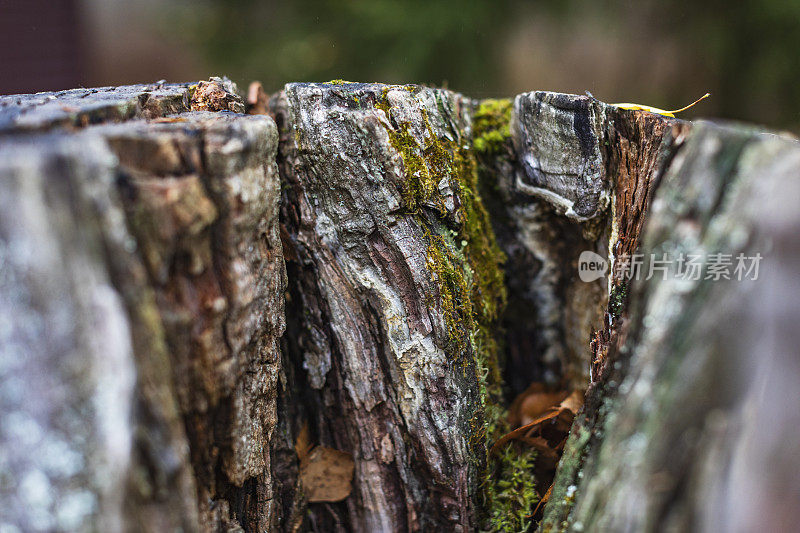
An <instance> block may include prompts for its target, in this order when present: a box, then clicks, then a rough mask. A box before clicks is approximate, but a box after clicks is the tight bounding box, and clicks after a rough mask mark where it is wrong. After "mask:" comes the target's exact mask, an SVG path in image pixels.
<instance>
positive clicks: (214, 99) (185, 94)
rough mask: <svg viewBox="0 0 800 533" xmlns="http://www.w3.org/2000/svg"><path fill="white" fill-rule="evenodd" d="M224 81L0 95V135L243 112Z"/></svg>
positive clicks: (229, 84) (230, 88)
mask: <svg viewBox="0 0 800 533" xmlns="http://www.w3.org/2000/svg"><path fill="white" fill-rule="evenodd" d="M236 92H237V90H236V87H235V85H233V84H232V83H231V81H230V80H228V79H227V78H212V79H211V80H209V81H201V82H197V83H180V84H177V83H164V82H157V83H152V84H148V85H124V86H121V87H99V88H94V89H70V90H67V91H58V92H47V93H36V94H14V95H5V96H4V95H0V135H3V134H19V133H20V132H22V131H43V130H49V129H52V128H79V127H85V126H88V125H91V124H100V123H105V122H122V121H125V120H129V119H132V118H158V117H163V116H166V115H169V114H171V113H181V112H184V111H189V110H197V111H222V110H228V111H235V112H239V113H243V112H244V102H242V101H241V98H240V97H238V95H236V96H235V93H236Z"/></svg>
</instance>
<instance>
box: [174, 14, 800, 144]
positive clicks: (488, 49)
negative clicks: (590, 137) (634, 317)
mask: <svg viewBox="0 0 800 533" xmlns="http://www.w3.org/2000/svg"><path fill="white" fill-rule="evenodd" d="M173 5H174V4H173ZM166 18H167V20H165V22H164V25H165V27H168V28H169V30H168V31H170V32H171V33H172V34H174V33H175V32H176V28H177V31H178V32H179V33H180V37H182V38H183V39H185V40H187V41H188V42H189V43H190V45H191V47H192V48H193V49H194V50H195V51H196V52H197V53H198V54H199V55H200V56H201V57H202V58H203V59H204V60H205V61H206V62H207V64H208V66H209V69H210V70H211V71H212V72H224V73H227V74H228V75H229V76H230V77H232V78H233V79H235V80H236V81H238V82H239V83H246V82H249V81H250V80H254V79H258V80H260V81H262V82H263V84H264V86H265V88H266V89H267V90H268V91H271V90H275V89H278V88H280V87H281V86H282V85H283V84H284V83H285V82H287V81H326V80H330V79H334V78H336V79H348V80H354V81H385V82H394V83H411V82H415V83H425V84H429V85H437V86H447V87H450V88H453V89H455V90H458V91H461V92H464V93H466V94H470V95H472V96H477V97H485V96H509V95H511V94H513V92H516V91H519V90H524V89H522V88H521V87H520V86H519V81H517V82H516V83H517V85H513V86H512V84H510V82H509V79H512V78H513V79H516V80H520V79H522V80H523V82H524V84H525V89H531V90H533V89H553V90H572V91H576V92H580V91H582V90H583V89H592V88H593V87H594V86H595V84H594V83H593V81H594V80H593V79H591V78H592V77H594V78H596V77H597V76H598V74H597V69H596V68H595V70H594V71H593V72H594V74H593V75H589V74H587V75H586V78H585V79H584V78H580V77H578V79H579V80H580V83H582V84H585V87H582V88H581V89H579V88H578V87H575V86H570V87H559V86H552V85H558V82H557V81H556V82H552V81H551V80H550V78H548V76H547V69H548V68H554V67H553V65H555V66H556V67H558V68H560V69H562V70H563V69H567V70H569V69H574V70H576V71H578V72H577V75H578V76H580V74H581V72H579V70H580V69H581V68H582V67H583V68H587V67H586V64H584V65H583V66H581V65H579V64H576V65H572V64H564V63H563V62H559V60H560V58H559V57H558V55H559V52H560V50H559V49H558V48H557V47H556V48H555V49H553V50H548V52H547V53H548V54H551V55H552V56H555V60H553V61H551V62H550V63H548V64H543V65H541V66H540V68H541V69H542V70H540V71H536V72H532V73H530V74H526V76H527V77H525V76H522V77H520V76H519V73H518V72H516V73H514V72H512V73H511V74H513V75H510V74H509V69H512V70H513V69H514V68H519V67H514V66H513V65H515V64H519V62H517V63H514V62H509V61H507V60H506V59H507V58H508V57H511V56H514V55H515V57H520V56H523V57H524V56H525V54H528V57H531V54H533V52H535V50H531V51H529V50H523V49H519V47H520V46H523V47H524V46H525V44H524V41H523V44H520V42H521V41H519V40H514V38H513V37H514V36H515V35H517V36H518V35H520V31H521V30H520V28H522V33H523V34H524V31H525V28H526V25H527V28H528V30H527V31H528V32H529V34H530V33H536V32H537V31H539V32H540V30H541V24H542V21H543V20H546V24H548V27H554V28H555V31H556V35H558V36H559V39H560V41H559V43H561V44H559V45H558V46H562V45H563V42H565V41H566V42H567V43H572V42H574V43H579V46H583V47H584V48H585V50H586V58H587V59H586V63H587V64H593V63H597V61H598V60H596V59H595V57H597V54H595V55H592V51H593V50H592V49H594V50H595V51H596V50H606V49H607V48H608V47H614V51H613V54H614V55H613V57H614V58H615V59H616V60H617V63H620V62H621V64H622V65H624V67H623V70H622V71H621V72H620V69H619V66H618V64H617V67H615V68H616V69H617V70H613V73H612V70H611V69H609V74H608V76H613V78H612V79H611V80H610V81H609V80H608V79H607V80H606V81H605V82H604V85H603V87H605V88H606V90H605V91H604V92H606V93H613V94H602V93H601V94H597V96H598V97H599V98H604V97H605V98H608V99H610V100H617V99H620V100H623V101H635V102H636V101H639V100H641V99H644V100H645V101H639V103H642V104H647V105H653V106H656V107H664V108H669V107H680V106H681V105H683V104H685V103H687V102H690V101H692V100H694V99H695V98H697V97H698V96H699V95H701V94H703V93H704V92H706V91H710V92H712V94H713V98H712V99H711V100H709V101H707V102H704V103H703V104H702V106H698V109H697V110H696V111H695V110H693V111H692V112H690V113H688V114H687V116H696V115H697V114H701V115H705V116H708V115H715V116H718V117H721V118H732V119H739V120H747V121H752V122H756V123H762V124H768V125H770V126H773V127H783V128H790V129H794V130H796V131H797V130H800V54H799V53H798V52H799V51H800V0H735V1H733V2H730V1H723V0H707V1H706V2H696V1H695V0H668V1H657V0H637V1H634V0H601V1H599V2H598V1H591V0H539V1H538V2H524V1H522V0H496V1H477V0H436V1H434V0H407V1H399V0H339V1H334V0H309V1H305V2H280V1H275V0H261V1H259V0H200V1H196V2H192V3H188V2H187V3H182V4H180V3H179V4H178V7H177V8H175V9H174V11H173V12H171V13H169V16H168V17H166ZM589 18H591V20H589V21H588V22H590V23H591V24H588V23H587V19H589ZM537 22H538V23H539V26H536V23H537ZM584 23H587V24H584ZM582 24H583V26H582ZM592 25H593V26H592ZM585 27H586V28H589V27H591V28H594V29H595V31H594V33H593V32H591V31H586V32H585V34H584V32H583V28H585ZM598 27H599V28H602V32H604V33H600V34H599V35H598V33H597V31H596V28H598ZM515 32H516V33H515ZM628 35H638V37H637V39H638V40H634V39H633V38H628ZM611 36H614V37H611ZM651 37H652V40H651ZM592 39H594V41H592ZM626 39H628V40H626ZM659 39H660V41H661V42H667V43H669V46H671V47H672V48H669V47H667V48H664V47H662V48H661V49H659V50H658V51H657V50H655V45H654V54H656V53H660V54H661V56H658V57H654V62H653V65H656V64H661V63H658V61H661V62H666V63H667V64H670V65H672V67H671V68H672V70H671V71H670V74H669V75H668V76H667V77H668V79H667V80H666V81H665V82H663V83H662V82H661V81H659V82H658V84H657V85H656V86H655V89H653V83H651V84H650V85H649V86H648V87H644V83H643V82H644V81H645V80H647V79H648V77H647V76H648V74H647V72H643V69H642V64H641V61H640V62H639V63H636V62H633V61H632V62H631V63H630V64H628V63H626V62H625V57H626V54H629V55H631V56H632V57H633V56H634V55H635V53H638V55H639V57H640V58H641V55H642V48H644V50H645V52H647V51H648V47H649V46H650V44H652V43H656V42H657V41H659ZM514 47H517V48H514ZM636 49H638V50H636ZM665 50H666V51H665ZM539 52H540V53H542V52H541V50H540V51H539ZM665 56H666V57H665ZM571 57H574V54H573V56H571ZM579 57H580V56H579ZM601 57H602V56H601ZM619 58H621V59H619ZM536 65H537V63H535V62H534V66H533V67H530V68H535V66H536ZM675 65H677V66H675ZM526 68H529V67H526ZM625 68H627V70H624V69H625ZM652 68H657V67H655V66H653V67H652ZM587 70H588V69H587ZM650 74H651V75H652V71H651V72H650ZM574 77H575V76H573V78H574ZM554 79H556V80H557V79H558V78H554ZM650 79H653V78H652V76H651V78H650ZM528 80H530V81H528ZM548 82H549V85H548ZM528 83H530V84H531V86H530V87H528V86H527V84H528ZM610 84H611V85H610ZM615 84H616V85H615ZM573 85H574V84H573ZM609 86H611V87H613V90H609V89H608V87H609ZM617 88H618V89H617ZM637 99H638V100H637Z"/></svg>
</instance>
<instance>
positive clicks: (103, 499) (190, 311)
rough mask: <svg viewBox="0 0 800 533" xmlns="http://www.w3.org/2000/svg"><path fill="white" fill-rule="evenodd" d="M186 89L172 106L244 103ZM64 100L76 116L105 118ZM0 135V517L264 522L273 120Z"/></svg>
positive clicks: (42, 525)
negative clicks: (4, 453)
mask: <svg viewBox="0 0 800 533" xmlns="http://www.w3.org/2000/svg"><path fill="white" fill-rule="evenodd" d="M199 87H201V88H203V87H204V85H203V83H202V82H201V84H199ZM205 87H206V90H205V91H200V92H195V93H194V94H193V95H192V96H191V97H190V98H189V97H187V98H184V97H183V96H182V97H181V98H182V99H183V100H182V101H183V104H186V105H189V106H197V107H204V108H206V109H219V108H225V107H234V108H237V109H239V110H241V109H243V107H242V103H241V101H240V100H237V99H238V96H235V94H234V93H232V92H231V91H230V90H227V89H226V87H228V86H227V85H226V84H225V83H223V82H219V81H213V80H212V82H210V83H207V84H206V85H205ZM138 90H139V88H137V87H133V88H121V89H119V91H115V92H120V93H123V94H138ZM151 101H152V99H151ZM56 103H57V101H56ZM183 104H181V105H183ZM82 105H84V106H85V107H84V109H83V111H82V112H85V113H88V114H89V115H87V116H91V117H93V118H92V119H91V120H89V122H91V121H94V119H95V118H97V119H98V120H99V119H104V118H110V119H112V120H117V119H119V118H124V115H117V114H112V115H110V116H108V115H106V114H104V113H105V111H98V110H103V109H107V102H106V101H105V100H104V99H103V98H100V102H96V101H95V102H93V101H92V99H91V96H88V97H87V98H86V99H84V100H83V101H82ZM108 105H112V106H115V105H118V104H117V103H114V104H108ZM50 107H53V106H50ZM170 109H172V108H171V107H169V106H167V107H163V108H162V111H164V110H170ZM6 111H8V110H6ZM137 113H138V111H137ZM21 115H26V116H27V117H28V118H31V117H34V116H36V117H39V118H37V121H39V122H38V123H37V124H38V126H36V128H34V129H46V128H49V127H57V126H59V125H61V124H62V122H61V121H60V119H59V120H51V119H50V118H46V117H50V111H47V112H46V113H42V112H41V109H37V108H30V109H28V110H24V109H23V111H22V112H21V113H19V114H18V115H17V116H18V117H19V116H21ZM42 117H45V118H46V120H45V118H42ZM39 119H41V120H39ZM84 122H86V121H84ZM70 123H71V122H70ZM22 129H25V127H22ZM18 139H19V140H18ZM0 148H1V149H2V157H0V165H2V167H1V168H0V179H2V183H3V191H4V194H3V197H2V200H3V213H2V217H3V218H2V222H0V237H2V241H0V242H2V245H3V248H2V252H3V254H2V255H1V256H0V264H2V277H1V278H0V279H2V283H3V291H2V300H0V301H2V307H3V313H2V316H3V320H4V326H3V328H2V331H3V335H4V338H3V342H2V346H3V357H2V358H3V361H5V363H4V366H3V369H4V370H3V372H4V379H3V381H2V386H3V388H4V391H5V392H4V394H3V397H2V398H3V410H4V412H9V413H12V414H13V417H12V418H11V419H9V420H11V421H12V423H10V424H4V425H3V430H2V433H1V434H0V439H2V446H3V449H5V450H15V452H14V455H13V457H11V458H10V460H9V461H8V462H5V463H4V464H3V469H4V478H5V479H13V480H18V481H15V482H14V483H13V484H11V485H5V484H4V486H3V487H4V488H3V501H4V503H8V505H5V504H4V506H3V507H4V512H3V514H2V518H1V519H0V521H2V522H3V523H7V524H16V525H17V526H18V527H21V528H22V529H25V530H28V529H44V530H63V531H69V530H76V529H97V530H136V531H142V530H144V531H164V530H175V529H183V530H187V531H195V530H205V531H219V530H225V531H229V530H236V529H241V528H244V529H247V530H250V531H256V530H267V529H268V528H269V523H270V521H272V520H273V519H274V515H273V510H272V506H271V502H272V493H271V491H272V489H271V479H272V474H271V471H270V463H269V441H270V438H271V435H272V431H273V428H274V426H275V423H276V418H275V401H276V390H277V388H276V380H277V376H278V367H279V364H280V363H279V349H278V339H279V338H280V336H281V335H282V333H283V329H284V313H283V288H284V286H285V271H284V263H283V253H282V249H281V243H280V236H279V232H278V221H277V215H278V212H277V209H278V196H279V180H278V176H277V166H276V164H275V154H276V150H277V131H276V128H275V124H274V122H273V121H272V120H271V119H269V118H268V117H246V116H242V115H236V114H224V113H223V114H220V113H209V112H202V113H201V112H198V113H185V114H182V115H177V116H172V117H169V118H165V119H156V120H154V121H145V120H139V121H132V122H127V123H124V124H118V125H113V126H98V127H89V128H86V129H85V130H84V131H82V132H81V133H72V134H63V133H60V132H56V133H50V134H37V135H33V136H27V135H26V136H18V137H14V136H8V137H7V138H6V140H5V141H4V142H3V144H2V146H0ZM126 222H127V224H126ZM127 228H130V233H129V230H128V229H127ZM26 312H27V314H28V318H27V319H22V316H23V315H24V313H26ZM6 337H7V338H6ZM23 354H24V355H23ZM15 384H16V385H15ZM28 385H33V386H28Z"/></svg>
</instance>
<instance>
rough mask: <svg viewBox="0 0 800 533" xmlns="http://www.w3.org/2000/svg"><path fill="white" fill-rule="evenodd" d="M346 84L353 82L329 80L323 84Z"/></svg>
mask: <svg viewBox="0 0 800 533" xmlns="http://www.w3.org/2000/svg"><path fill="white" fill-rule="evenodd" d="M348 83H353V82H352V81H347V80H331V81H326V82H325V84H327V85H347V84H348Z"/></svg>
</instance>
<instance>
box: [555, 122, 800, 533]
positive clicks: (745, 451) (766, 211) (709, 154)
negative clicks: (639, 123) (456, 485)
mask: <svg viewBox="0 0 800 533" xmlns="http://www.w3.org/2000/svg"><path fill="white" fill-rule="evenodd" d="M798 170H800V147H799V146H798V143H797V142H796V141H795V140H792V139H787V138H780V137H777V136H775V135H770V134H759V133H754V132H751V131H748V130H746V129H734V128H720V127H717V126H713V125H710V124H700V125H695V126H694V127H693V128H692V130H691V132H690V133H688V137H687V138H686V140H685V142H683V143H682V144H680V145H679V146H678V147H677V155H675V156H674V158H673V159H670V161H669V165H668V166H667V168H666V171H665V172H664V173H663V175H662V176H659V177H658V181H659V185H658V188H657V189H656V191H655V193H654V200H653V204H652V208H651V211H650V213H649V217H648V222H647V224H646V225H645V230H644V234H643V237H642V239H643V241H642V242H643V245H642V252H643V253H644V254H646V255H647V254H651V253H654V254H657V257H659V258H660V257H661V254H662V253H668V254H678V253H684V254H698V255H700V256H701V257H702V261H701V263H700V264H701V268H702V273H703V276H702V277H701V279H699V280H696V281H687V280H682V279H676V278H674V277H667V279H665V280H662V279H661V278H659V277H654V278H653V279H651V280H646V281H637V282H635V283H634V284H633V286H632V289H631V290H632V304H631V305H632V307H631V309H630V311H629V320H630V326H629V328H628V332H627V336H626V338H625V339H624V342H623V343H622V344H621V346H612V348H611V351H610V352H609V354H608V361H607V363H608V364H607V365H605V368H606V372H605V373H604V375H603V376H602V379H601V380H600V381H599V382H598V383H597V385H596V386H595V387H593V389H591V390H590V392H589V398H588V399H587V409H586V410H585V412H584V416H583V417H579V419H577V420H576V422H575V425H574V426H573V430H572V435H571V437H570V442H569V443H568V444H567V450H566V452H565V460H564V461H562V465H561V467H560V471H559V474H558V476H557V479H556V486H555V487H554V491H553V497H552V498H551V501H550V503H549V505H548V508H547V512H546V515H545V520H544V522H543V523H542V525H541V529H542V531H556V530H576V531H578V530H613V531H655V530H669V531H686V530H697V531H723V530H726V531H728V530H735V531H747V530H753V529H762V528H763V529H766V530H770V531H789V530H791V529H792V528H793V527H794V524H796V520H797V510H798V507H797V498H796V494H797V490H798V486H797V481H796V480H797V477H796V472H797V462H796V461H797V458H798V457H800V450H798V448H797V446H796V438H795V437H794V436H792V435H794V434H795V432H796V429H795V428H796V427H797V426H796V423H795V422H794V421H795V419H796V414H795V413H794V411H793V410H792V409H791V408H789V407H788V406H790V405H795V404H796V403H797V400H798V393H797V387H796V383H797V380H798V378H800V376H798V373H797V365H796V362H795V361H794V354H795V352H796V345H797V342H798V339H797V338H796V337H797V336H796V335H795V334H794V331H796V328H792V327H788V328H786V327H784V326H783V325H784V324H790V323H792V321H793V320H796V319H797V317H798V312H797V307H796V306H795V305H794V304H792V303H791V302H790V301H789V299H788V295H789V294H794V293H796V290H797V281H796V276H794V275H793V274H789V273H790V272H797V271H798V266H800V265H798V262H797V246H796V243H795V242H794V240H792V239H789V238H788V235H791V234H794V233H795V232H796V231H797V229H796V228H797V227H798V224H799V223H800V220H798V217H797V215H796V211H795V209H794V208H793V207H790V206H789V205H788V204H789V203H791V202H789V201H788V198H790V197H791V198H793V197H795V196H796V191H797V188H798V182H797V179H796V178H797V176H798ZM779 191H782V192H779ZM715 253H722V254H730V257H731V258H732V264H733V265H734V266H735V265H736V261H737V259H736V258H737V256H738V254H740V253H742V254H745V255H746V256H755V255H756V254H758V253H760V254H762V255H763V260H762V263H761V271H760V273H759V276H758V280H757V281H753V280H747V279H745V280H742V281H740V280H738V279H736V277H733V279H730V280H726V279H720V280H716V281H715V280H713V279H712V280H709V279H705V276H706V274H707V273H708V272H709V269H710V268H711V265H710V263H711V262H712V261H711V258H712V257H713V255H710V254H715ZM645 268H646V267H645ZM731 272H733V269H731ZM768 331H772V332H774V333H771V334H769V335H770V336H769V337H768V338H769V339H772V340H771V341H768V340H767V337H764V333H765V332H768ZM785 469H788V470H785ZM788 472H793V474H791V475H787V474H788Z"/></svg>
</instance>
